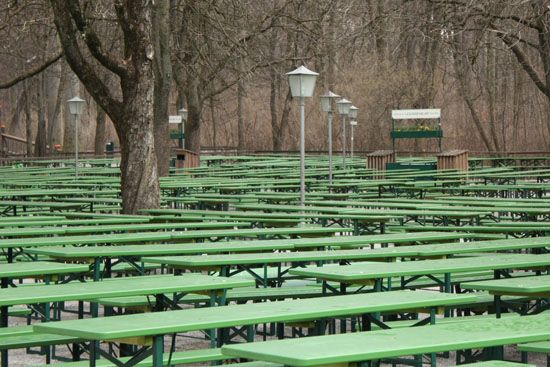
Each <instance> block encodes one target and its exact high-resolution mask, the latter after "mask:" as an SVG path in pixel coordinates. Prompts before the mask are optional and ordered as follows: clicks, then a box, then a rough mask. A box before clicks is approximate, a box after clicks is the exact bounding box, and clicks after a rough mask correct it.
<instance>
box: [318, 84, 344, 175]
mask: <svg viewBox="0 0 550 367" xmlns="http://www.w3.org/2000/svg"><path fill="white" fill-rule="evenodd" d="M336 98H340V96H339V95H338V94H335V93H332V92H331V91H328V93H327V94H325V95H323V96H321V107H322V108H323V111H325V112H326V113H328V183H329V185H332V100H333V99H336Z"/></svg>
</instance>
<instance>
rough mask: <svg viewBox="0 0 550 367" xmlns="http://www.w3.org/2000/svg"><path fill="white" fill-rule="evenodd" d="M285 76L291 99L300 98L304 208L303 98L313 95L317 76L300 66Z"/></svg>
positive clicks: (301, 176) (301, 184)
mask: <svg viewBox="0 0 550 367" xmlns="http://www.w3.org/2000/svg"><path fill="white" fill-rule="evenodd" d="M286 75H287V76H288V84H289V85H290V93H291V94H292V97H299V98H300V205H302V206H304V205H305V202H306V176H305V171H306V163H305V155H306V151H305V145H306V142H305V135H306V128H305V98H306V97H311V96H312V95H313V90H314V89H315V81H316V80H317V76H318V75H319V74H318V73H316V72H314V71H311V70H309V69H308V68H306V67H305V66H303V65H302V66H300V67H299V68H297V69H296V70H293V71H291V72H289V73H287V74H286Z"/></svg>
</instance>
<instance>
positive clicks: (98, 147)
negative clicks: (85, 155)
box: [94, 103, 107, 155]
mask: <svg viewBox="0 0 550 367" xmlns="http://www.w3.org/2000/svg"><path fill="white" fill-rule="evenodd" d="M106 116H107V114H106V113H105V111H103V109H102V108H101V106H99V105H98V104H97V103H96V118H95V122H96V126H95V139H94V154H95V155H103V154H104V153H105V144H106V139H105V120H106Z"/></svg>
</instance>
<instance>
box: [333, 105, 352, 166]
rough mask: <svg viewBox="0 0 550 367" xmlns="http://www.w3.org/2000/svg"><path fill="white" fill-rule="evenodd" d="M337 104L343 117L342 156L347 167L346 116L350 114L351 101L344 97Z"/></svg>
mask: <svg viewBox="0 0 550 367" xmlns="http://www.w3.org/2000/svg"><path fill="white" fill-rule="evenodd" d="M336 106H338V114H339V115H340V117H341V118H342V156H343V164H344V169H346V116H347V115H348V114H349V108H350V107H351V102H350V101H348V100H347V99H345V98H342V99H341V100H339V101H338V102H336Z"/></svg>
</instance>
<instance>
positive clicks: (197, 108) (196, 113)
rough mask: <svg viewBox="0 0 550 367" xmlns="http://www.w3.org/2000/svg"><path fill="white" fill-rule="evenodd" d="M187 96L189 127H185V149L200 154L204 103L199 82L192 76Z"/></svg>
mask: <svg viewBox="0 0 550 367" xmlns="http://www.w3.org/2000/svg"><path fill="white" fill-rule="evenodd" d="M186 96H187V110H188V112H187V125H185V129H186V130H185V137H186V138H185V147H186V149H189V150H191V151H193V152H197V153H198V152H200V148H201V116H202V102H201V99H200V96H199V92H198V87H197V81H196V80H195V79H194V77H193V76H191V78H190V80H189V81H188V90H187V91H186Z"/></svg>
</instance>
